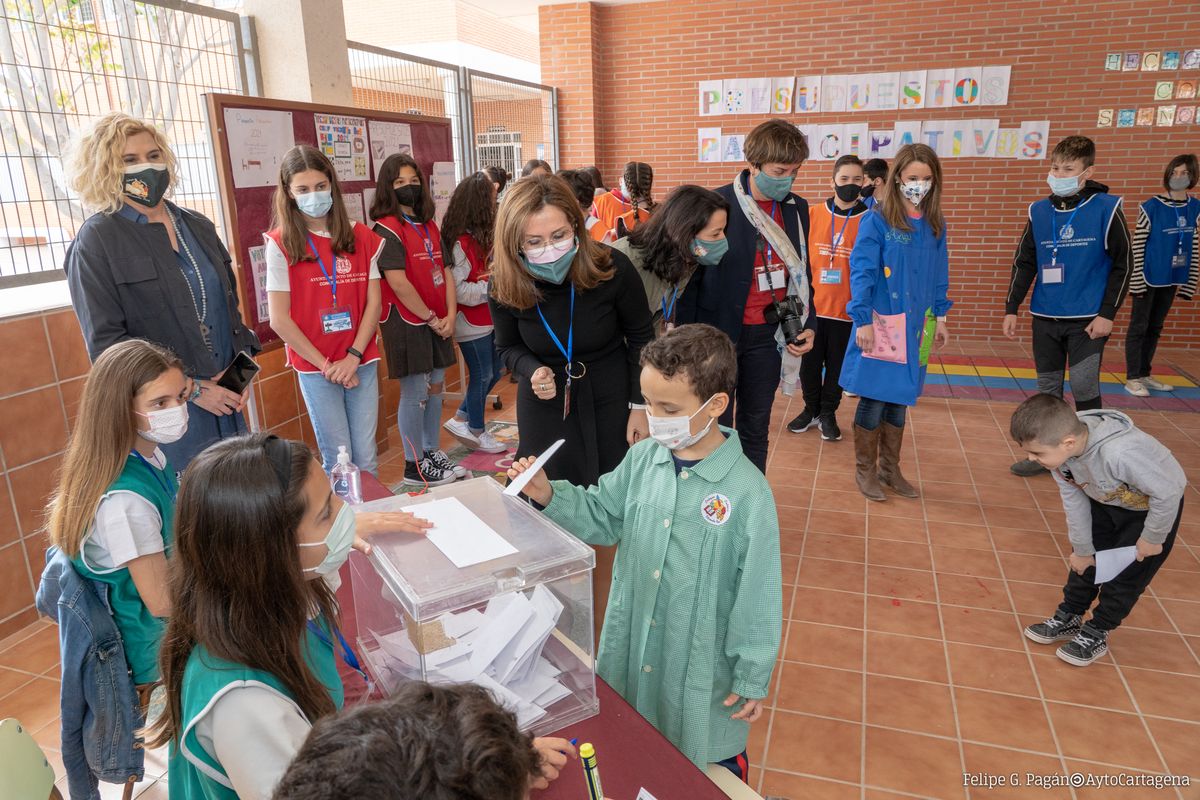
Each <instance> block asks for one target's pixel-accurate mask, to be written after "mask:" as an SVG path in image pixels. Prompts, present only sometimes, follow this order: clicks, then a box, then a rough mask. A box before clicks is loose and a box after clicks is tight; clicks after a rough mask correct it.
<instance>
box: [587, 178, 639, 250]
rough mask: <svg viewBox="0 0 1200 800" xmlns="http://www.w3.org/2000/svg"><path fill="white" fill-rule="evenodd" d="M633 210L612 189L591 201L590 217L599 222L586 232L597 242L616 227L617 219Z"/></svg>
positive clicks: (619, 194)
mask: <svg viewBox="0 0 1200 800" xmlns="http://www.w3.org/2000/svg"><path fill="white" fill-rule="evenodd" d="M632 208H633V205H632V204H631V203H630V202H629V201H628V200H627V199H626V198H625V196H624V195H623V194H621V193H620V192H619V191H618V190H616V189H613V190H612V191H611V192H608V193H607V194H602V195H600V196H599V197H597V198H596V199H595V200H593V201H592V216H593V217H595V218H596V219H598V220H600V221H599V222H597V223H596V224H595V225H593V226H592V229H591V230H590V231H588V233H590V234H591V235H592V238H593V239H595V240H596V241H597V242H599V241H600V240H602V239H603V238H604V235H605V234H606V233H608V232H609V231H611V230H612V229H613V228H615V227H617V217H619V216H621V215H622V214H624V213H625V212H626V211H629V210H631V209H632Z"/></svg>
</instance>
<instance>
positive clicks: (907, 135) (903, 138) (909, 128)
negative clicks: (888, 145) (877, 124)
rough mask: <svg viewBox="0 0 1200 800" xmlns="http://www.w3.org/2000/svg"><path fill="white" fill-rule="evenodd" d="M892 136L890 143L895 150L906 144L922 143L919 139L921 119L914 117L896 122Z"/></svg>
mask: <svg viewBox="0 0 1200 800" xmlns="http://www.w3.org/2000/svg"><path fill="white" fill-rule="evenodd" d="M892 138H893V142H892V144H893V147H895V149H896V150H899V149H900V148H901V147H904V145H906V144H921V143H923V140H922V139H921V121H920V120H919V119H915V120H903V121H900V122H897V123H896V127H895V129H894V132H893V136H892Z"/></svg>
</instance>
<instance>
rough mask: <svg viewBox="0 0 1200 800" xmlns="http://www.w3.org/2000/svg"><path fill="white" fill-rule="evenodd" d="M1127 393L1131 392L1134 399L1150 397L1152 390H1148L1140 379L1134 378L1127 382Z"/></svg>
mask: <svg viewBox="0 0 1200 800" xmlns="http://www.w3.org/2000/svg"><path fill="white" fill-rule="evenodd" d="M1125 391H1127V392H1129V393H1130V394H1131V395H1133V396H1134V397H1149V396H1150V390H1149V389H1147V388H1146V385H1145V383H1143V382H1142V381H1141V380H1139V379H1138V378H1134V379H1133V380H1131V381H1125Z"/></svg>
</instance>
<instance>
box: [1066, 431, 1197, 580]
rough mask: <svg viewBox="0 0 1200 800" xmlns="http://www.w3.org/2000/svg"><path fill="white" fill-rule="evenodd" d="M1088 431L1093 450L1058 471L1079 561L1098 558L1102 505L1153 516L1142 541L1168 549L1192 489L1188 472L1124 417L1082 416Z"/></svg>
mask: <svg viewBox="0 0 1200 800" xmlns="http://www.w3.org/2000/svg"><path fill="white" fill-rule="evenodd" d="M1079 420H1080V421H1081V422H1082V423H1083V424H1084V425H1087V428H1088V440H1087V447H1086V449H1084V451H1083V452H1082V453H1080V454H1079V455H1077V456H1074V457H1072V458H1068V459H1067V460H1066V461H1064V462H1063V464H1062V466H1060V467H1059V468H1058V469H1056V470H1053V474H1054V479H1055V480H1056V481H1058V490H1059V492H1060V493H1061V494H1062V500H1063V508H1064V510H1065V511H1066V513H1067V534H1068V535H1069V536H1070V538H1071V547H1072V548H1073V549H1074V551H1075V553H1076V555H1080V556H1090V555H1093V554H1094V553H1095V552H1096V548H1095V547H1094V546H1093V544H1092V506H1091V503H1089V502H1088V498H1091V499H1092V500H1095V501H1096V502H1097V503H1104V504H1105V505H1109V506H1119V507H1120V508H1127V509H1131V510H1134V511H1147V512H1148V513H1147V514H1146V522H1145V528H1144V529H1143V531H1142V538H1143V539H1145V540H1146V541H1147V542H1150V543H1151V544H1162V543H1163V542H1164V541H1166V538H1167V534H1169V533H1170V532H1171V527H1172V525H1174V523H1175V515H1176V514H1178V513H1179V501H1180V500H1182V499H1183V491H1184V489H1185V488H1186V487H1187V477H1186V476H1185V475H1184V474H1183V468H1182V467H1180V466H1179V462H1178V461H1176V460H1175V456H1173V455H1171V451H1170V450H1168V449H1167V448H1166V447H1165V446H1163V444H1162V443H1161V442H1159V441H1158V440H1157V439H1155V438H1154V437H1153V436H1151V435H1150V434H1148V433H1146V432H1144V431H1140V430H1138V429H1137V428H1136V427H1135V426H1134V424H1133V420H1131V419H1130V418H1129V417H1128V416H1126V415H1125V414H1122V413H1121V412H1120V411H1108V410H1096V411H1081V412H1079Z"/></svg>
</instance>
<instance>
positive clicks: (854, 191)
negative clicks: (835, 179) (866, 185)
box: [833, 183, 865, 203]
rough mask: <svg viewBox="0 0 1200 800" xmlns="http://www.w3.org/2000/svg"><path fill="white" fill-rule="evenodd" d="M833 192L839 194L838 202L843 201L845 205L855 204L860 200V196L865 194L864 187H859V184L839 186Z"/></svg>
mask: <svg viewBox="0 0 1200 800" xmlns="http://www.w3.org/2000/svg"><path fill="white" fill-rule="evenodd" d="M833 190H834V191H835V192H837V196H838V200H841V201H842V202H843V203H853V202H854V201H855V200H857V199H858V196H859V195H860V194H864V193H865V190H864V189H863V187H861V186H859V185H858V184H857V183H843V184H839V185H838V186H835V187H833Z"/></svg>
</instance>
